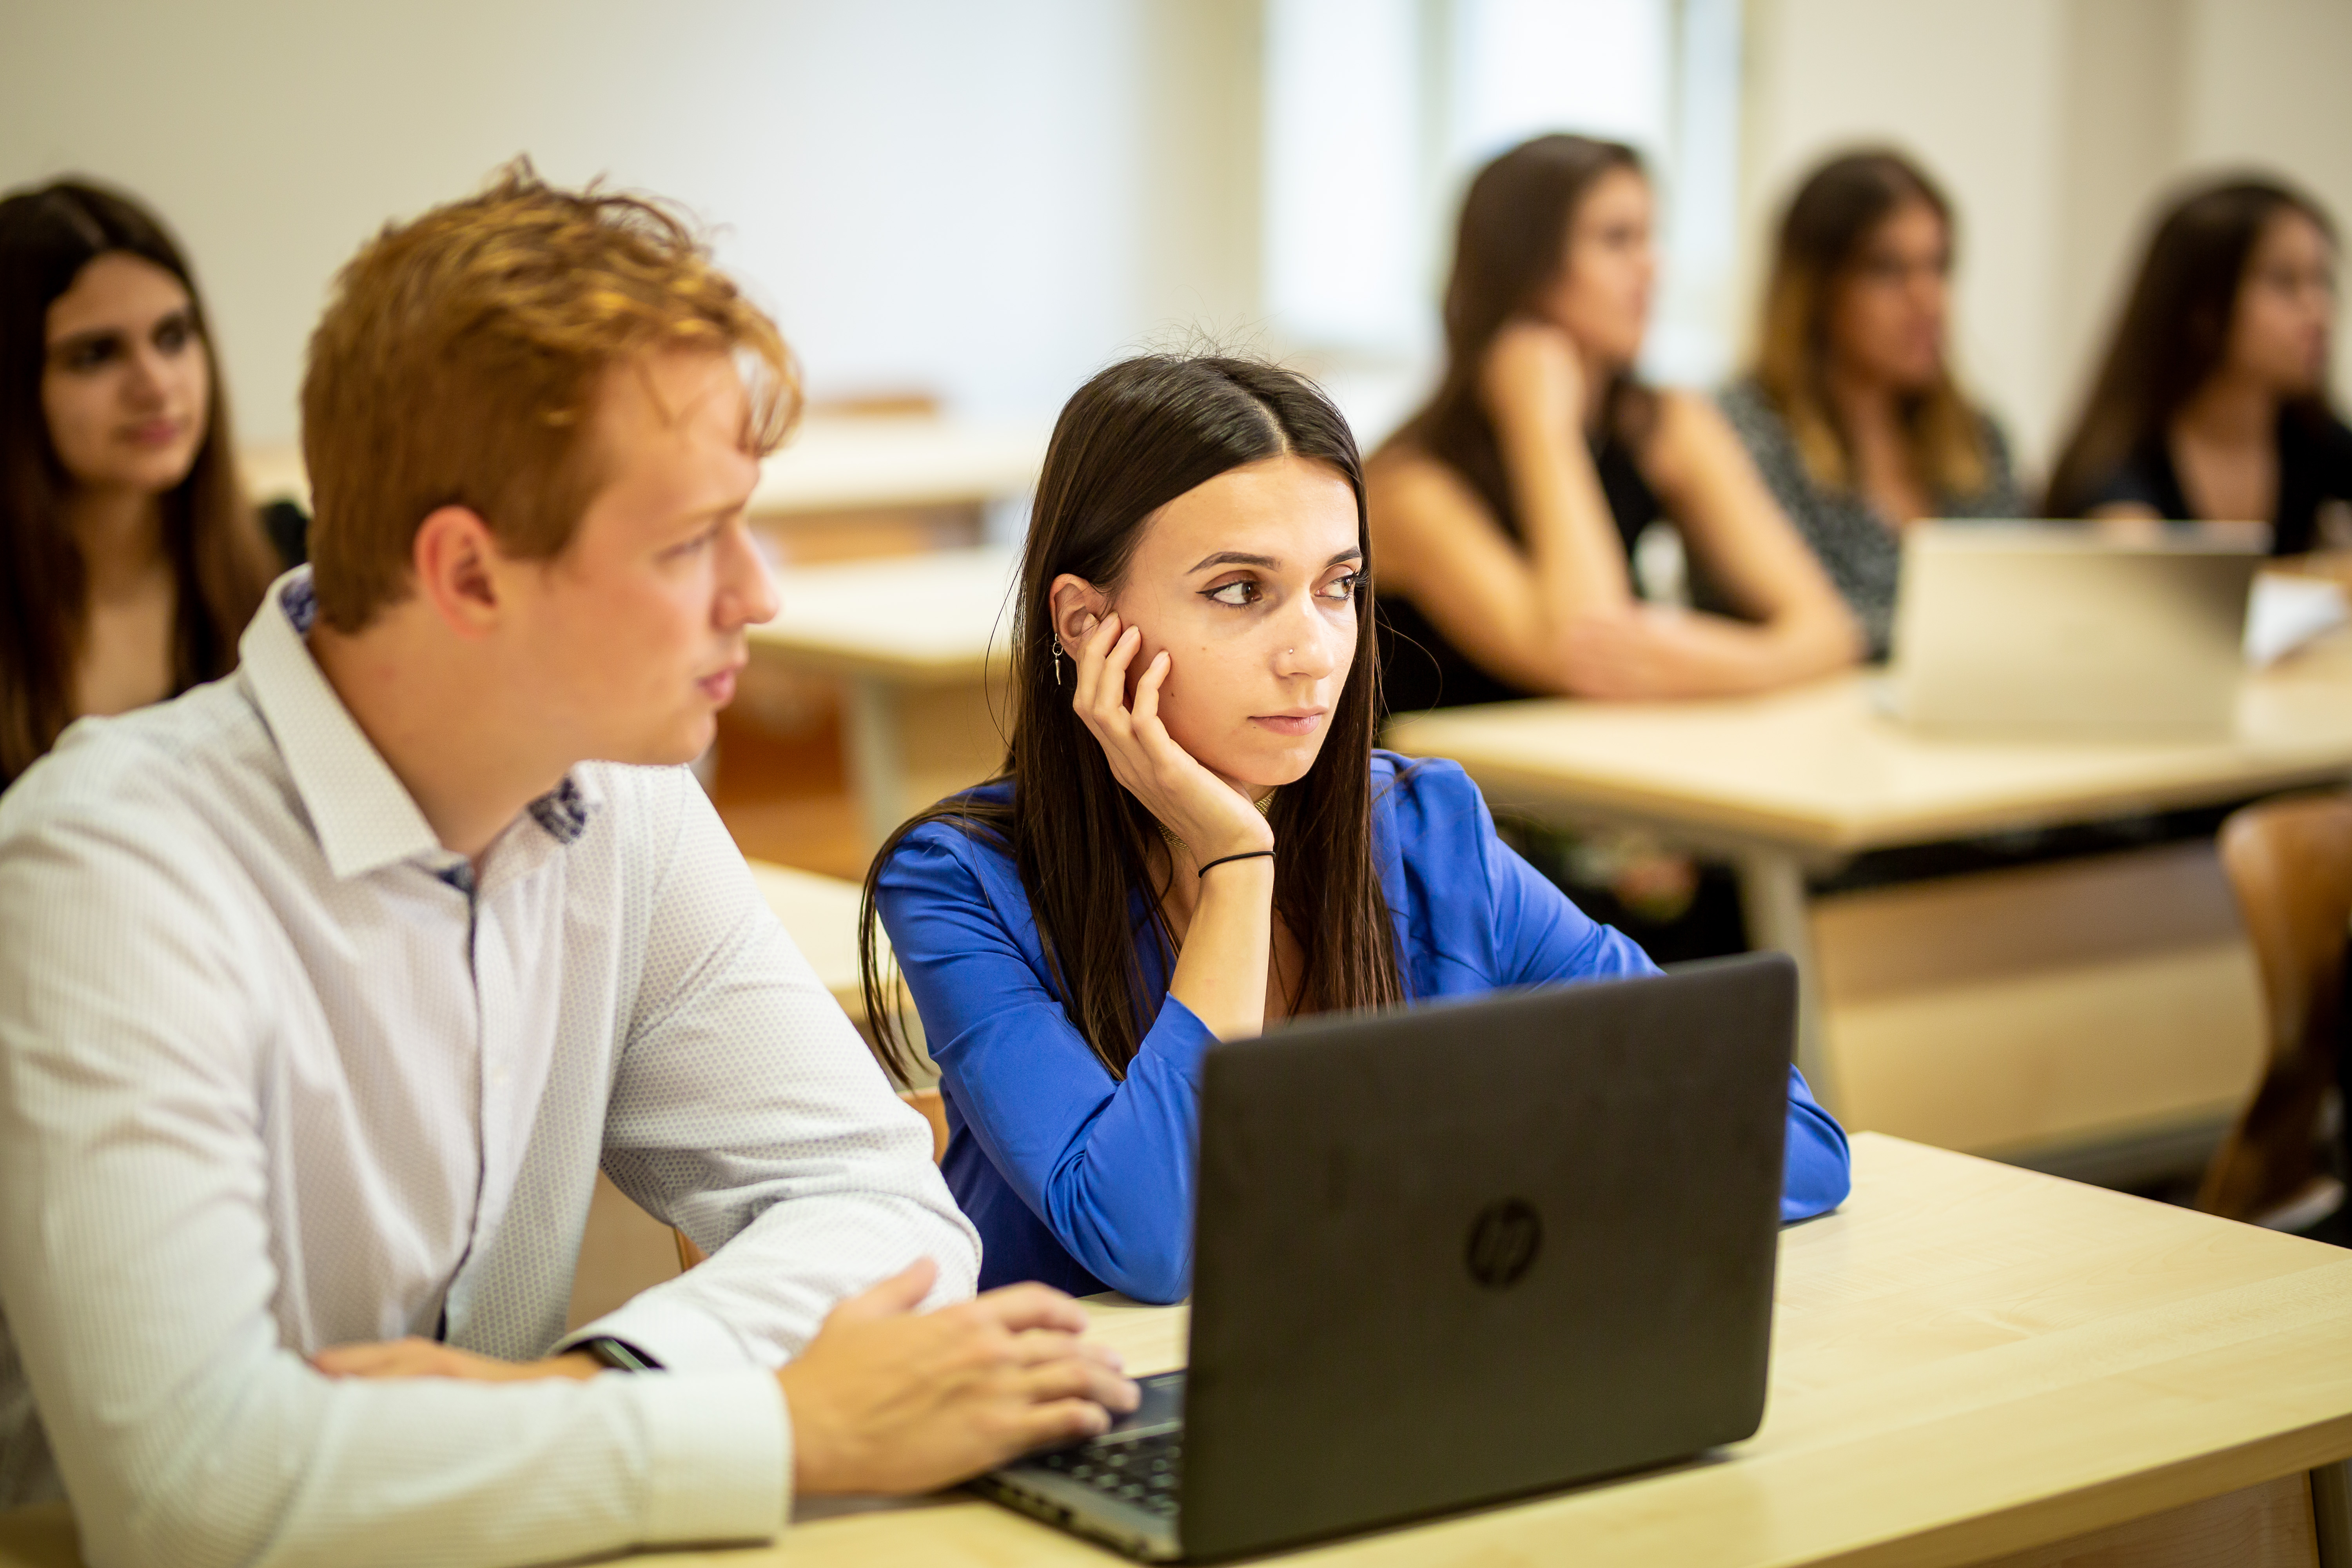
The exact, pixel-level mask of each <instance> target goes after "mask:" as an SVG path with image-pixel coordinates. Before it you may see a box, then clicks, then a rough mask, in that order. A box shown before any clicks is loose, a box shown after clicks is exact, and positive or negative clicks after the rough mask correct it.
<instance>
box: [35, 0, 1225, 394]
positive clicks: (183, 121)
mask: <svg viewBox="0 0 2352 1568" xmlns="http://www.w3.org/2000/svg"><path fill="white" fill-rule="evenodd" d="M1176 3H1178V4H1182V3H1183V0H1176ZM1147 24H1149V25H1150V26H1152V27H1155V28H1157V30H1158V31H1157V33H1155V34H1152V35H1150V36H1152V37H1158V36H1159V35H1160V34H1164V33H1165V32H1166V31H1167V30H1168V29H1167V25H1166V24H1165V22H1164V20H1163V19H1160V18H1158V17H1157V16H1156V14H1155V13H1154V11H1153V7H1152V5H1150V4H1149V3H1148V0H989V3H988V4H986V5H972V4H966V3H963V0H858V3H857V4H854V5H841V4H827V3H824V0H680V3H675V4H669V5H644V4H629V3H625V0H572V4H568V5H558V4H553V3H551V0H410V3H407V4H404V5H398V6H391V5H367V6H361V5H341V4H320V5H306V4H300V3H299V0H209V3H207V4H205V5H178V4H172V3H169V0H144V3H142V0H71V3H69V4H58V3H53V0H29V3H24V4H11V5H0V186H13V185H16V184H23V183H25V182H27V181H33V180H37V179H42V178H46V177H48V176H52V175H55V174H60V173H64V172H67V171H80V172H85V173H88V174H93V175H96V176H99V177H101V178H104V179H107V180H110V181H113V182H116V183H119V184H122V185H125V186H127V187H129V188H130V189H131V190H132V191H134V192H137V193H138V194H140V195H143V196H145V197H147V198H148V199H149V200H151V201H152V203H153V204H154V205H156V206H157V207H158V208H159V209H160V210H161V211H162V212H163V215H164V216H165V217H166V219H167V220H168V221H169V222H170V223H171V224H172V225H173V226H174V227H175V228H176V229H177V230H178V232H179V233H180V235H181V237H182V238H183V239H184V241H185V243H186V244H187V246H188V247H189V249H190V250H191V252H192V254H193V256H194V260H195V264H196V267H197V269H198V273H199V277H200V279H201V280H202V282H203V284H204V286H205V290H206V293H207V295H208V297H209V301H210V304H211V306H212V309H213V311H214V314H215V318H216V320H215V329H216V332H217V335H218V336H219V338H220V339H221V342H222V347H223V349H224V351H225V358H226V368H227V374H228V379H229V382H230V385H231V388H232V392H233V395H234V396H235V397H236V405H237V410H238V421H239V425H240V427H241V433H242V434H243V435H245V436H246V437H247V438H249V439H272V438H283V437H289V436H290V435H291V434H292V433H293V430H294V418H295V416H294V402H295V396H296V390H297V387H298V385H299V376H300V358H301V352H302V347H303V343H304V342H305V340H306V338H307V336H308V333H309V331H310V325H311V323H312V321H313V320H314V318H315V316H316V313H317V310H318V308H319V305H320V300H322V298H323V295H324V290H325V288H326V285H327V282H328V279H330V277H331V274H332V272H333V270H334V268H336V267H338V266H339V265H340V264H341V262H342V261H343V259H344V258H346V257H348V256H349V255H350V253H351V252H352V249H353V247H356V246H357V245H358V243H359V242H360V241H361V240H362V239H363V238H364V237H366V236H367V235H368V234H370V233H371V232H373V230H374V229H375V228H376V227H378V226H380V225H382V224H383V222H384V221H385V220H386V219H387V218H390V217H393V216H403V215H409V214H414V213H415V212H417V211H418V210H420V209H422V208H424V207H425V206H427V205H431V204H433V203H435V202H436V201H440V200H443V199H446V198H448V197H451V196H454V195H461V194H463V193H465V192H467V191H468V190H470V189H472V188H473V187H474V186H475V185H476V184H478V183H479V182H480V180H481V179H482V177H483V176H484V174H486V173H487V172H488V171H489V170H490V169H491V168H492V167H493V166H495V165H496V164H498V163H500V162H502V161H503V160H505V159H507V158H509V157H510V156H512V155H513V154H514V153H518V152H529V153H531V154H532V156H533V157H534V158H536V159H537V161H538V163H539V166H540V168H541V170H542V172H544V173H545V174H548V175H549V176H551V177H552V178H555V179H559V180H564V181H577V180H584V179H587V178H589V177H591V176H593V175H597V174H606V175H609V176H610V177H611V178H612V179H613V180H614V182H615V183H616V184H622V185H625V186H631V187H643V188H646V189H649V190H653V191H656V192H659V193H662V194H664V195H669V196H672V197H675V198H677V199H680V200H682V201H684V202H686V203H687V204H688V205H689V206H690V207H692V208H693V209H694V210H695V211H696V212H697V213H698V215H699V216H701V217H702V218H704V219H706V220H708V221H709V222H710V223H712V224H714V225H717V226H719V254H720V256H721V258H722V259H723V260H724V261H725V262H726V263H727V264H728V265H729V266H730V268H733V269H734V270H735V271H736V272H737V273H738V275H739V276H740V277H741V278H743V279H745V280H746V281H747V282H748V283H749V284H750V286H751V288H752V289H753V291H754V293H755V294H756V295H757V296H758V297H759V298H760V299H761V300H762V301H763V302H764V303H766V304H767V305H769V306H770V308H771V309H772V310H774V311H775V312H776V314H777V315H778V317H779V318H780V320H781V321H782V324H783V326H784V329H785V331H786V334H787V336H788V337H789V338H790V339H791V340H792V342H793V344H794V345H795V347H796V348H797V349H798V350H799V351H800V353H801V354H802V356H803V360H804V361H805V362H806V364H807V368H808V371H809V373H810V378H811V382H812V384H813V387H814V390H816V391H818V392H820V393H824V392H828V391H830V392H835V393H839V392H845V391H856V390H861V389H872V388H877V387H884V386H888V387H903V386H908V385H917V386H929V387H932V388H935V389H937V390H939V391H940V392H943V393H945V394H946V395H948V396H949V397H950V399H951V400H952V401H953V402H954V403H955V404H957V405H961V406H964V407H966V408H970V409H972V410H975V411H981V412H1021V413H1034V412H1040V411H1044V412H1050V411H1051V410H1052V409H1053V408H1055V406H1057V405H1058V404H1059V403H1060V401H1061V400H1062V398H1063V397H1064V396H1066V395H1067V394H1068V392H1069V391H1070V390H1071V388H1072V387H1073V386H1075V385H1076V383H1077V382H1078V381H1079V380H1080V379H1081V378H1083V376H1084V375H1085V374H1087V373H1088V372H1089V371H1090V370H1092V369H1093V368H1094V367H1096V366H1097V365H1098V364H1099V363H1102V362H1103V361H1104V360H1106V359H1108V358H1109V357H1112V356H1113V355H1114V354H1115V353H1118V351H1119V350H1120V349H1121V348H1122V347H1124V346H1126V345H1127V344H1129V342H1132V341H1133V340H1135V339H1136V338H1137V337H1138V336H1139V335H1140V334H1144V333H1146V332H1148V331H1150V330H1151V328H1152V327H1153V326H1154V324H1155V321H1156V317H1155V315H1154V311H1153V308H1152V305H1151V303H1150V301H1149V300H1147V298H1146V296H1147V295H1148V294H1151V293H1153V292H1154V291H1155V287H1156V288H1157V292H1158V294H1159V296H1160V298H1162V299H1167V298H1168V296H1167V292H1166V288H1165V285H1164V280H1162V281H1161V283H1160V285H1157V286H1155V285H1154V283H1153V282H1152V281H1151V278H1150V274H1149V272H1148V269H1145V268H1140V267H1139V256H1138V253H1139V248H1140V247H1142V246H1143V245H1144V244H1145V243H1146V241H1147V238H1148V236H1149V235H1150V225H1148V224H1147V223H1146V221H1145V219H1144V216H1143V215H1142V206H1143V203H1144V199H1145V196H1144V193H1143V191H1142V190H1141V189H1140V188H1139V187H1140V186H1141V185H1143V184H1144V183H1145V182H1144V181H1143V180H1141V179H1139V178H1138V174H1139V169H1141V168H1143V167H1144V160H1145V159H1146V157H1147V156H1148V155H1152V154H1153V153H1154V146H1153V144H1150V143H1148V142H1147V138H1146V136H1145V133H1144V131H1143V128H1142V121H1143V113H1144V111H1143V107H1142V100H1143V97H1144V93H1143V90H1142V82H1141V79H1142V77H1143V75H1144V74H1145V68H1144V62H1143V56H1144V53H1145V47H1144V46H1145V40H1146V37H1147ZM1162 161H1163V162H1164V159H1163V160H1162ZM1182 303H1183V302H1182V301H1181V299H1179V300H1173V307H1174V308H1175V309H1177V310H1181V308H1182Z"/></svg>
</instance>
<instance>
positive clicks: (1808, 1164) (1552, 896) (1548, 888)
mask: <svg viewBox="0 0 2352 1568" xmlns="http://www.w3.org/2000/svg"><path fill="white" fill-rule="evenodd" d="M1428 765H1429V764H1423V766H1424V767H1427V766H1428ZM1447 770H1448V771H1449V772H1453V773H1454V774H1455V776H1456V777H1458V778H1459V779H1460V781H1461V782H1460V786H1459V787H1460V788H1461V789H1463V790H1465V791H1467V792H1468V793H1469V795H1471V796H1472V797H1473V798H1474V799H1475V800H1476V802H1477V805H1476V810H1475V822H1476V826H1477V844H1476V857H1477V862H1478V863H1479V864H1481V865H1483V866H1484V867H1485V868H1486V886H1487V888H1488V889H1490V892H1489V900H1490V902H1489V918H1490V921H1491V926H1490V930H1489V932H1488V937H1487V940H1488V941H1489V942H1491V943H1492V951H1493V952H1494V955H1495V959H1496V963H1497V968H1498V973H1500V974H1501V975H1502V976H1503V978H1502V979H1500V980H1499V981H1498V984H1504V985H1541V984H1557V983H1559V982H1561V981H1570V980H1593V979H1599V978H1602V977H1605V976H1612V975H1627V974H1655V973H1658V966H1657V965H1656V964H1654V963H1651V962H1650V959H1649V955H1648V954H1647V953H1644V952H1643V951H1642V950H1641V949H1640V948H1639V947H1638V946H1636V945H1635V944H1634V943H1633V941H1632V940H1631V939H1629V938H1628V937H1626V936H1625V935H1624V934H1623V933H1622V932H1621V931H1614V930H1612V929H1611V928H1610V927H1608V926H1604V925H1601V924H1600V923H1599V922H1598V921H1594V920H1592V919H1591V917H1589V916H1587V915H1586V914H1585V913H1584V911H1583V910H1580V909H1578V908H1577V907H1576V906H1575V905H1574V904H1573V903H1571V902H1570V901H1569V899H1568V895H1567V894H1565V893H1563V892H1561V891H1560V890H1559V889H1558V888H1556V887H1554V886H1552V884H1551V883H1549V882H1548V881H1546V880H1545V879H1543V877H1542V876H1541V875H1540V874H1539V873H1538V871H1537V870H1536V868H1534V867H1532V866H1530V865H1528V863H1527V862H1526V861H1525V860H1523V859H1521V858H1519V856H1518V854H1517V852H1516V851H1515V850H1513V849H1512V848H1511V847H1510V846H1509V845H1507V844H1506V843H1504V842H1503V841H1502V839H1501V838H1499V837H1496V833H1495V822H1494V818H1493V817H1492V816H1490V815H1489V814H1488V813H1487V810H1486V802H1485V800H1484V798H1483V797H1479V796H1478V795H1477V786H1476V785H1475V784H1471V783H1470V781H1469V779H1468V777H1467V775H1465V774H1461V773H1459V772H1458V770H1454V769H1453V768H1452V767H1451V764H1447ZM1449 782H1450V781H1447V780H1446V779H1445V778H1444V775H1443V774H1442V773H1441V774H1439V775H1438V776H1437V777H1436V778H1433V779H1432V780H1431V781H1430V783H1431V784H1435V785H1436V786H1437V787H1436V789H1435V790H1433V791H1431V792H1430V793H1433V794H1435V795H1445V794H1447V793H1451V792H1450V790H1449V788H1448V784H1449ZM1426 787H1427V786H1423V788H1426ZM1415 793H1416V794H1419V793H1422V792H1421V790H1419V789H1417V790H1416V791H1415ZM1424 815H1426V813H1424ZM1458 815H1460V816H1465V817H1466V816H1469V815H1470V814H1468V813H1459V814H1458ZM1465 847H1466V846H1465ZM1851 1184H1852V1156H1851V1154H1850V1153H1849V1152H1848V1150H1847V1148H1846V1141H1845V1131H1844V1129H1843V1128H1841V1127H1840V1126H1839V1125H1838V1124H1837V1121H1836V1120H1835V1119H1834V1118H1832V1116H1831V1115H1830V1113H1829V1112H1828V1111H1826V1110H1822V1108H1821V1105H1820V1104H1819V1103H1818V1102H1817V1101H1816V1100H1814V1099H1813V1094H1812V1090H1811V1088H1810V1087H1809V1086H1808V1085H1807V1084H1806V1082H1805V1079H1804V1075H1803V1074H1802V1073H1800V1072H1799V1071H1798V1070H1797V1069H1796V1068H1794V1067H1791V1068H1789V1127H1788V1142H1787V1153H1786V1155H1785V1158H1784V1162H1783V1164H1782V1174H1781V1183H1780V1218H1781V1219H1782V1221H1784V1222H1786V1221H1789V1220H1797V1219H1810V1218H1811V1217H1812V1216H1813V1215H1818V1214H1826V1213H1827V1212H1829V1211H1830V1210H1831V1209H1833V1208H1835V1207H1837V1205H1840V1204H1841V1203H1843V1202H1844V1201H1845V1195H1846V1192H1847V1189H1848V1187H1849V1186H1850V1185H1851Z"/></svg>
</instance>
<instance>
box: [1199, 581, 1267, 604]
mask: <svg viewBox="0 0 2352 1568" xmlns="http://www.w3.org/2000/svg"><path fill="white" fill-rule="evenodd" d="M1207 596H1208V597H1209V598H1210V599H1213V600H1214V601H1215V602H1216V603H1218V604H1220V605H1234V606H1235V607H1236V608H1239V607H1241V606H1243V605H1255V604H1256V603H1257V599H1258V591H1257V584H1255V583H1253V582H1251V581H1250V580H1249V579H1248V578H1246V577H1237V578H1235V579H1234V581H1233V582H1230V583H1220V584H1217V586H1215V587H1213V588H1212V589H1210V590H1209V591H1208V595H1207Z"/></svg>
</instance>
